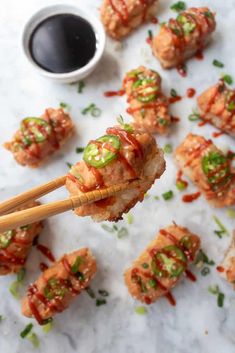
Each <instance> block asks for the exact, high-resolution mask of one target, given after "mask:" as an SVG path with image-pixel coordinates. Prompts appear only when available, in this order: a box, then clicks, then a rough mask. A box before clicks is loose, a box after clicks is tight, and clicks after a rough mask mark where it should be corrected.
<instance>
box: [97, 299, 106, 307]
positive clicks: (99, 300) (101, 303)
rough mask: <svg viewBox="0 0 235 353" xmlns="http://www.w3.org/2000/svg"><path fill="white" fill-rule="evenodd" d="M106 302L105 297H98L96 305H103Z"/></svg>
mask: <svg viewBox="0 0 235 353" xmlns="http://www.w3.org/2000/svg"><path fill="white" fill-rule="evenodd" d="M106 303H107V301H106V299H103V298H98V299H96V306H101V305H104V304H106Z"/></svg>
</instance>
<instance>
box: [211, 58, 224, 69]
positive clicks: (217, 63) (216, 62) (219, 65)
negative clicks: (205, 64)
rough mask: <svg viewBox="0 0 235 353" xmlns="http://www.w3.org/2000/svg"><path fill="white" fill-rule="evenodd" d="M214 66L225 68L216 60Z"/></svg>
mask: <svg viewBox="0 0 235 353" xmlns="http://www.w3.org/2000/svg"><path fill="white" fill-rule="evenodd" d="M213 65H214V66H216V67H220V68H221V67H224V64H223V63H222V62H221V61H219V60H216V59H214V60H213Z"/></svg>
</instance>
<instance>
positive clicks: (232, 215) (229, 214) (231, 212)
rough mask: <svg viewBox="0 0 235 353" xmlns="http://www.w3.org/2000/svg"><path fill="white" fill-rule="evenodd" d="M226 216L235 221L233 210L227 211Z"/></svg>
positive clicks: (234, 211)
mask: <svg viewBox="0 0 235 353" xmlns="http://www.w3.org/2000/svg"><path fill="white" fill-rule="evenodd" d="M226 215H227V216H228V218H231V219H234V218H235V210H234V209H232V208H228V209H227V210H226Z"/></svg>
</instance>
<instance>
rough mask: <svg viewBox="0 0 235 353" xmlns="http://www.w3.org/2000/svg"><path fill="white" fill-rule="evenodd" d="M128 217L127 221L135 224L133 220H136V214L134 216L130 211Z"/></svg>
mask: <svg viewBox="0 0 235 353" xmlns="http://www.w3.org/2000/svg"><path fill="white" fill-rule="evenodd" d="M126 217H127V223H128V224H133V222H134V216H133V214H131V213H130V212H129V213H127V215H126Z"/></svg>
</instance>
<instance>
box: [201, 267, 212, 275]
mask: <svg viewBox="0 0 235 353" xmlns="http://www.w3.org/2000/svg"><path fill="white" fill-rule="evenodd" d="M210 272H211V270H210V269H209V267H207V266H206V267H203V269H202V270H201V274H202V276H207V275H209V273H210Z"/></svg>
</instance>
